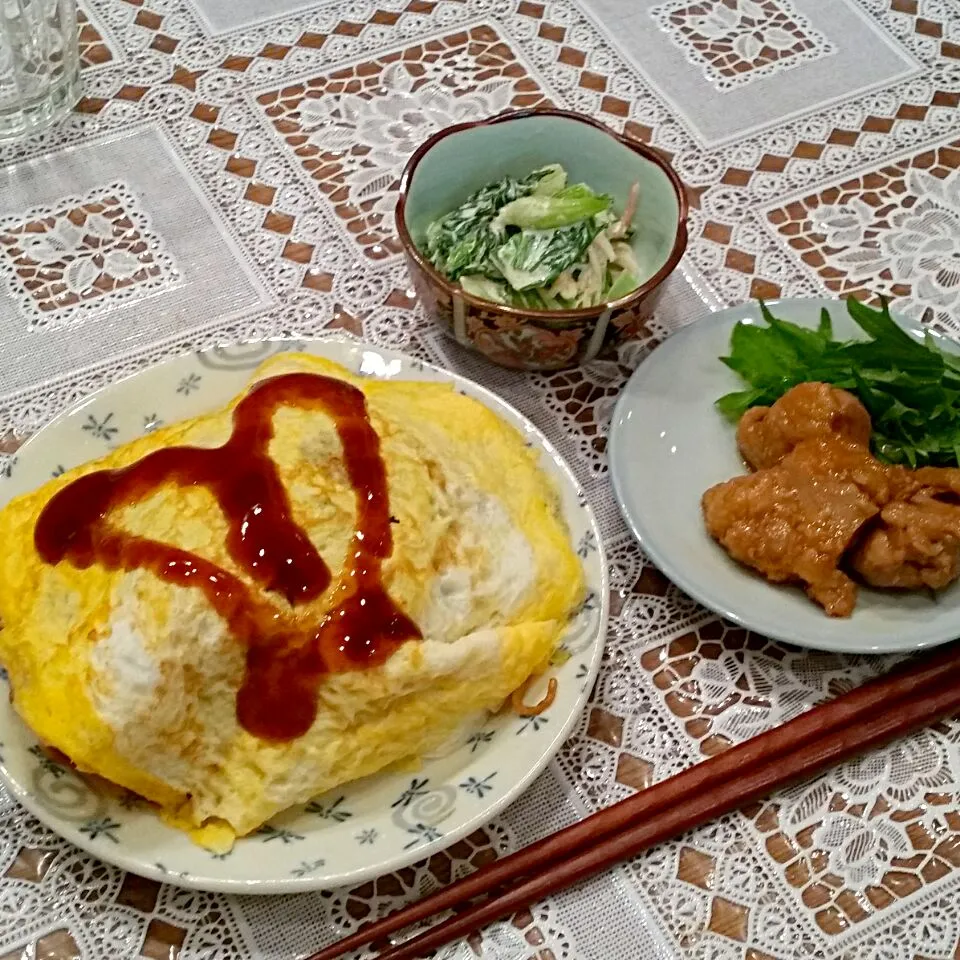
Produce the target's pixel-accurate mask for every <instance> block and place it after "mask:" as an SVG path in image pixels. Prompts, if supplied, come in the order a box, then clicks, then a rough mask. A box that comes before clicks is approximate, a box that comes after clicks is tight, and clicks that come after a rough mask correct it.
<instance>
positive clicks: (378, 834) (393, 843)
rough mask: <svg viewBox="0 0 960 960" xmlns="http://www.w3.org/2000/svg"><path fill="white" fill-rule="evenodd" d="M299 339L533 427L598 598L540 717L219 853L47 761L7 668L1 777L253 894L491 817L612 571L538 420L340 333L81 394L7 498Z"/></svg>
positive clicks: (125, 843) (4, 488) (562, 719)
mask: <svg viewBox="0 0 960 960" xmlns="http://www.w3.org/2000/svg"><path fill="white" fill-rule="evenodd" d="M294 348H295V349H298V350H304V351H306V352H309V353H316V354H320V355H322V356H325V357H329V358H330V359H332V360H335V361H337V362H339V363H342V364H343V365H344V366H346V367H347V368H349V369H350V370H354V371H357V372H359V373H361V374H364V375H367V376H373V377H384V378H386V377H390V378H397V379H405V380H433V381H447V382H451V383H454V384H456V386H457V388H458V389H459V390H461V391H462V392H463V393H466V394H468V395H469V396H472V397H475V398H476V399H477V400H479V401H480V402H481V403H483V404H485V405H486V406H488V407H490V408H491V409H493V410H495V411H496V412H497V413H498V414H499V415H500V416H501V417H502V418H503V419H504V420H506V421H507V422H509V423H512V424H513V425H514V426H516V427H517V428H518V429H519V430H520V431H521V432H522V433H524V434H526V436H527V437H528V439H529V442H530V443H531V444H532V445H534V446H536V447H537V448H538V449H539V450H540V462H541V464H542V466H543V468H544V469H545V470H546V471H547V472H548V473H549V474H550V475H551V476H552V477H553V478H554V480H555V481H556V483H557V486H558V487H559V489H560V493H561V499H562V504H563V514H564V517H565V519H566V521H567V524H568V525H569V527H570V533H571V537H572V538H573V542H574V543H575V544H577V548H578V552H579V555H580V556H581V557H582V559H583V565H584V571H585V575H586V579H587V584H588V589H589V595H588V599H587V601H586V602H585V604H584V606H583V609H582V610H581V611H580V613H579V614H578V615H577V617H576V618H575V620H574V621H573V622H572V623H571V626H570V629H569V631H568V632H567V635H566V637H565V639H564V646H565V647H566V649H567V651H568V652H569V653H570V659H569V660H568V661H567V662H566V663H565V664H563V665H562V666H560V667H557V668H555V669H554V671H553V675H554V676H556V677H557V679H558V681H559V685H558V691H557V697H556V700H555V701H554V703H553V704H552V705H551V707H550V708H549V710H547V711H545V712H544V713H543V714H542V715H541V716H539V717H531V718H521V717H517V716H515V715H513V714H510V713H509V712H505V713H504V714H502V715H498V716H496V717H491V718H490V719H489V720H488V721H487V722H486V723H485V724H483V726H482V727H481V728H480V729H479V730H477V731H476V732H475V733H473V735H472V736H470V738H469V739H468V740H467V741H466V743H464V744H463V745H462V746H460V747H459V748H458V749H456V750H455V751H454V752H452V753H450V754H448V755H446V756H444V757H442V758H438V759H433V760H429V761H425V762H424V764H423V766H422V768H421V769H419V770H418V771H417V772H416V773H395V774H393V773H392V774H384V775H379V776H375V777H370V778H367V779H366V780H364V781H358V782H355V783H352V784H348V785H347V786H345V787H343V788H342V789H339V790H336V791H333V792H332V793H330V794H326V795H324V796H321V797H318V798H317V799H316V800H315V801H313V802H312V803H310V804H309V805H307V806H306V807H305V808H304V807H300V808H297V809H294V810H291V811H288V812H286V813H284V814H281V815H280V816H278V817H276V818H275V819H274V820H273V821H271V823H269V824H268V825H266V826H265V827H263V828H262V829H261V830H260V832H259V833H257V834H254V835H252V836H250V837H247V838H244V839H242V840H239V841H237V843H236V845H235V847H234V849H233V851H232V852H231V853H229V854H227V855H225V856H214V855H212V854H211V853H209V852H208V851H206V850H204V849H202V848H201V847H198V846H196V845H195V844H194V843H192V842H191V841H190V840H189V839H188V838H187V836H186V835H185V834H183V833H181V832H180V831H177V830H173V829H171V828H169V827H166V826H164V825H163V824H162V823H161V822H160V820H159V818H158V817H157V816H156V815H155V814H154V813H153V812H152V811H151V810H150V809H148V808H147V807H145V806H144V805H141V804H139V803H135V804H133V805H132V806H131V805H126V806H125V805H123V804H122V803H121V802H119V801H117V800H116V799H114V798H113V797H111V796H108V795H106V794H105V793H104V792H102V791H101V790H98V789H94V788H93V787H91V785H90V784H89V783H88V782H87V781H86V780H84V779H83V778H81V777H79V776H78V775H77V774H75V773H74V772H73V771H71V770H69V769H68V768H66V767H63V766H60V765H59V764H57V763H54V762H53V761H52V760H50V759H49V758H48V757H47V756H46V755H45V754H44V753H43V751H42V750H41V749H40V747H39V745H38V743H37V739H36V737H34V735H33V734H32V733H31V732H30V731H29V730H28V729H27V727H26V726H25V725H24V724H23V723H22V722H21V720H20V719H19V717H17V715H16V714H15V713H14V711H13V709H12V707H11V706H10V703H9V696H8V687H7V681H6V677H5V676H0V729H2V730H3V741H4V743H3V750H2V755H3V757H2V763H0V775H2V777H3V779H4V781H5V782H6V783H7V785H8V786H9V787H10V789H11V790H12V792H13V794H14V796H16V798H17V799H18V800H19V801H20V802H21V803H22V804H23V805H24V806H25V807H26V808H27V809H28V810H30V812H31V813H33V814H34V815H35V816H37V817H38V818H39V819H40V820H42V821H43V822H44V823H45V824H47V826H49V827H50V828H51V829H52V830H55V831H56V832H57V833H59V834H60V835H61V836H63V837H66V838H67V839H68V840H70V841H72V842H73V843H75V844H76V845H77V846H79V847H82V848H83V849H84V850H87V851H89V852H90V853H92V854H95V855H96V856H98V857H101V858H102V859H104V860H107V861H109V862H110V863H114V864H116V865H117V866H120V867H123V868H124V869H126V870H131V871H133V872H134V873H138V874H141V875H143V876H147V877H152V878H154V879H157V880H161V881H165V882H168V883H174V884H177V885H179V886H184V887H192V888H196V889H201V890H220V891H226V892H230V893H245V894H249V893H293V892H296V891H302V890H316V889H325V888H330V887H334V886H339V885H341V884H346V883H358V882H362V881H364V880H367V879H370V878H371V877H375V876H378V875H380V874H383V873H387V872H389V871H391V870H396V869H398V868H400V867H403V866H406V865H407V864H409V863H413V862H414V861H417V860H421V859H423V858H424V857H427V856H429V855H430V854H432V853H435V852H436V851H438V850H441V849H443V848H444V847H447V846H449V845H450V844H452V843H454V842H455V841H457V840H458V839H460V838H461V837H463V836H465V835H467V834H469V833H470V832H471V831H473V830H475V829H477V828H478V827H480V826H482V825H483V824H484V823H487V822H488V821H489V820H490V819H491V818H492V817H494V816H495V815H496V814H497V813H498V812H499V811H500V810H502V809H503V808H504V807H505V806H507V804H509V803H511V802H512V801H513V800H515V799H516V798H517V797H518V796H520V794H521V793H522V792H523V791H524V790H525V789H526V788H527V786H528V785H529V784H530V783H531V782H532V781H533V780H534V778H535V777H536V776H537V775H538V774H539V773H540V772H541V771H542V770H543V768H544V767H545V766H546V765H547V763H548V762H549V761H550V759H551V758H552V757H553V755H554V754H555V753H556V752H557V750H558V749H559V748H560V745H561V744H562V743H563V741H564V740H565V739H566V737H567V735H568V734H569V732H570V729H571V727H572V726H573V724H574V722H575V721H576V719H577V717H578V716H579V714H580V712H581V711H582V709H583V705H584V703H585V702H586V699H587V696H588V694H589V692H590V689H591V687H592V686H593V682H594V680H595V679H596V675H597V670H598V668H599V665H600V655H601V652H602V649H603V638H604V632H605V626H606V620H607V600H608V597H607V593H608V589H607V567H606V561H605V559H604V553H603V547H602V544H601V540H600V532H599V529H598V527H597V523H596V520H595V519H594V516H593V512H592V510H591V508H590V506H589V504H588V503H587V501H586V497H585V496H584V494H583V491H582V490H581V488H580V485H579V484H578V483H577V481H576V480H575V479H574V476H573V474H572V473H571V471H570V469H569V467H567V465H566V464H565V463H564V462H563V460H562V459H561V457H560V455H559V454H558V453H557V451H556V450H555V449H554V448H553V446H552V445H551V444H550V442H549V441H548V440H547V439H546V437H544V436H543V434H541V433H540V432H539V431H538V430H537V429H536V427H534V426H533V424H532V423H530V422H529V421H528V420H527V419H525V418H524V417H523V416H521V414H519V413H518V412H517V411H516V410H514V409H513V408H512V407H510V406H508V405H507V404H506V403H504V402H503V401H502V400H500V399H499V398H498V397H497V396H495V395H494V394H493V393H491V392H490V391H488V390H486V389H484V388H483V387H481V386H478V385H477V384H475V383H472V382H471V381H469V380H466V379H464V378H463V377H459V376H457V375H455V374H452V373H448V372H445V371H443V370H440V369H437V368H435V367H431V366H429V365H427V364H424V363H421V362H420V361H419V360H415V359H413V358H410V357H406V356H404V355H403V354H401V353H397V352H396V351H393V350H386V349H381V348H376V347H372V346H370V345H367V344H361V343H358V342H355V341H348V340H343V339H329V340H318V341H311V342H309V343H292V342H290V341H285V342H284V341H280V342H276V341H275V342H268V343H259V344H245V345H242V346H238V347H232V348H221V349H218V350H214V351H210V352H208V353H204V354H193V355H188V356H183V357H180V358H178V359H176V360H172V361H170V362H169V363H165V364H162V365H160V366H156V367H153V368H150V369H148V370H144V371H142V372H141V373H138V374H136V375H134V376H132V377H130V378H129V379H127V380H123V381H121V382H119V383H117V384H114V385H113V386H110V387H108V388H106V389H105V390H103V391H101V392H100V393H97V394H96V395H94V396H93V397H91V398H89V399H87V400H85V401H84V402H83V403H82V404H81V405H79V406H78V407H76V408H74V409H73V410H70V411H68V412H67V413H65V414H63V415H62V416H60V417H59V418H57V419H56V420H55V421H54V422H53V423H51V424H50V425H49V426H48V427H46V428H45V429H44V430H42V431H40V433H38V434H37V436H36V437H34V438H33V439H31V440H30V442H29V443H27V444H26V445H25V446H24V447H23V448H22V449H21V450H20V452H19V454H18V455H17V457H16V461H15V462H14V463H13V466H12V469H11V471H10V476H9V477H7V478H5V479H4V480H3V481H0V503H5V502H6V501H7V500H9V499H10V497H12V496H14V495H16V494H19V493H22V492H25V491H27V490H31V489H33V488H35V487H37V486H38V485H39V484H41V483H43V482H44V481H45V480H47V479H48V478H49V477H50V476H51V475H52V474H55V473H58V472H60V471H62V470H64V469H65V468H66V469H69V468H71V467H73V466H76V465H78V464H81V463H84V462H86V461H88V460H91V459H93V458H95V457H97V456H101V455H103V454H104V453H105V452H106V451H107V449H108V448H110V447H111V446H115V445H117V444H120V443H124V442H126V441H128V440H131V439H133V438H134V437H136V436H137V435H138V434H140V433H142V432H143V431H144V430H150V429H153V428H154V427H155V426H157V425H159V423H161V422H166V423H169V422H171V421H174V420H180V419H183V418H185V417H191V416H196V415H197V414H199V413H202V412H205V411H208V410H212V409H215V408H217V407H220V406H222V405H223V404H225V403H226V402H227V401H228V400H229V399H230V398H231V397H233V396H235V395H236V394H237V393H239V392H240V391H241V390H242V389H243V388H244V386H245V385H246V383H247V382H248V380H249V378H250V372H251V371H252V370H253V369H254V368H255V367H256V366H257V365H258V364H259V363H260V362H261V361H262V360H264V359H265V358H266V357H267V356H269V355H270V354H271V353H275V352H278V351H281V350H290V349H294ZM535 695H536V692H535V691H534V692H532V693H531V696H535Z"/></svg>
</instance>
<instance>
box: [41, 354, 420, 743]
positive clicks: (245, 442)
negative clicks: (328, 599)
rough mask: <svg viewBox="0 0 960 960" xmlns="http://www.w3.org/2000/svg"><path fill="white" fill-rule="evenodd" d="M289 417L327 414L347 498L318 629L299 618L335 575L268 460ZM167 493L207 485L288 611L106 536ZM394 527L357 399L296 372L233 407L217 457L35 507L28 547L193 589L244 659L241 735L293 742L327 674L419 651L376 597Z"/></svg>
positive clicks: (105, 480)
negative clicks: (349, 522) (290, 412)
mask: <svg viewBox="0 0 960 960" xmlns="http://www.w3.org/2000/svg"><path fill="white" fill-rule="evenodd" d="M285 406H293V407H300V408H304V409H311V410H318V411H322V412H323V413H325V414H326V415H327V416H329V417H330V418H331V419H332V421H333V423H334V426H335V428H336V431H337V434H338V435H339V437H340V442H341V444H342V447H343V459H344V465H345V467H346V471H347V475H348V477H349V479H350V483H351V485H352V487H353V490H354V493H355V495H356V504H357V508H356V509H357V513H356V517H357V519H356V531H355V533H354V536H353V540H352V542H351V545H350V547H349V549H348V551H347V557H348V560H347V565H348V569H346V570H344V575H343V577H342V578H341V579H340V581H339V583H338V584H337V586H336V590H335V595H334V597H333V600H332V606H331V609H330V610H329V612H328V613H327V614H325V615H324V616H323V617H322V618H321V619H319V620H317V619H315V618H311V617H309V616H307V615H305V614H304V613H303V612H298V611H297V609H296V608H297V607H298V606H302V605H304V604H308V603H310V601H312V600H315V599H316V598H317V597H319V596H320V595H321V594H322V593H323V592H324V591H325V590H326V589H327V588H328V587H329V586H330V583H331V575H330V570H329V569H328V567H327V565H326V564H325V563H324V561H323V558H322V557H321V556H320V555H319V553H318V552H317V550H316V548H315V547H314V546H313V544H312V543H311V541H310V539H309V538H308V537H307V535H306V533H304V531H303V530H302V529H300V527H299V526H298V525H297V523H296V522H295V521H294V519H293V517H292V516H291V514H290V503H289V500H288V498H287V494H286V490H285V489H284V487H283V484H282V483H281V481H280V477H279V474H278V472H277V468H276V465H275V464H274V462H273V461H272V460H271V459H270V457H269V456H268V453H267V449H268V446H269V443H270V440H271V439H272V437H273V416H274V414H275V413H276V411H277V410H278V409H279V408H280V407H285ZM166 483H174V484H178V485H180V486H203V487H205V488H206V489H207V490H209V491H210V492H211V493H212V494H213V496H214V497H215V498H216V499H217V502H218V503H219V505H220V509H221V510H222V511H223V515H224V517H225V518H226V521H227V525H228V532H227V537H226V547H227V551H228V553H229V554H230V557H231V558H232V559H233V561H234V562H235V563H236V565H237V567H239V568H240V569H241V570H242V571H243V572H244V573H246V574H247V575H248V576H249V577H250V578H251V579H252V580H253V581H255V582H256V583H257V584H259V585H260V586H261V587H262V588H263V589H264V590H265V591H267V592H269V593H274V594H279V596H281V597H282V598H283V599H284V600H286V602H287V604H288V605H289V606H288V607H287V608H286V609H284V608H283V606H275V605H274V604H272V603H269V602H267V601H266V600H265V599H264V598H263V597H262V596H261V595H259V594H258V592H255V591H253V590H251V589H250V587H249V586H248V585H247V584H246V583H245V582H244V581H243V580H241V579H240V578H239V577H237V576H235V575H234V574H232V573H230V572H229V571H227V570H224V569H223V568H222V567H219V566H217V565H216V564H214V563H211V562H209V561H208V560H204V559H203V558H202V557H198V556H196V555H195V554H193V553H190V552H188V551H185V550H181V549H178V548H177V547H174V546H171V545H170V544H166V543H161V542H159V541H157V540H151V539H147V538H144V537H139V536H135V535H132V534H128V533H125V532H124V531H122V530H118V529H116V528H115V527H114V526H112V525H111V523H110V515H111V513H112V512H113V511H114V510H116V509H117V508H119V507H123V506H126V505H128V504H132V503H136V502H138V501H140V500H143V499H144V498H145V497H147V496H148V495H149V494H151V493H152V492H153V491H155V490H156V489H157V488H158V487H160V486H161V485H162V484H166ZM390 525H391V518H390V505H389V497H388V491H387V478H386V469H385V467H384V463H383V459H382V458H381V456H380V438H379V437H378V436H377V433H376V431H375V430H374V429H373V427H372V425H371V423H370V419H369V416H368V414H367V408H366V402H365V399H364V395H363V393H362V391H360V390H358V389H357V388H356V387H354V386H352V385H351V384H349V383H346V382H344V381H342V380H337V379H334V378H331V377H324V376H320V375H316V374H308V373H292V374H286V375H283V376H278V377H274V378H272V379H269V380H265V381H263V382H262V383H259V384H257V385H256V386H255V387H254V388H253V389H252V390H251V391H250V392H249V393H248V394H247V395H246V396H245V397H244V398H243V399H242V400H241V401H240V402H239V403H238V404H237V406H236V407H235V408H234V411H233V431H232V433H231V435H230V438H229V440H227V442H226V443H224V444H223V445H222V446H220V447H213V448H202V447H186V446H184V447H168V448H165V449H161V450H156V451H154V452H153V453H150V454H148V455H147V456H145V457H144V458H143V459H141V460H139V461H137V462H136V463H134V464H131V465H130V466H128V467H124V468H122V469H119V470H101V471H97V472H95V473H89V474H87V475H86V476H83V477H80V478H79V479H77V480H74V481H73V482H72V483H70V484H69V485H67V486H66V487H64V488H63V489H62V490H60V491H59V492H58V493H57V494H56V495H55V496H54V497H53V498H52V499H51V500H50V502H49V503H48V504H47V505H46V507H45V508H44V510H43V512H42V513H41V515H40V517H39V519H38V521H37V524H36V528H35V530H34V543H35V545H36V548H37V552H38V553H39V555H40V557H41V558H42V559H43V560H44V561H45V562H46V563H49V564H57V563H60V562H62V561H67V562H69V563H71V564H72V565H73V566H75V567H78V568H81V569H84V568H87V567H90V566H92V565H93V564H100V565H101V566H103V567H106V568H108V569H110V570H125V571H131V570H149V571H150V572H151V573H153V574H154V575H156V576H158V577H160V578H161V579H163V580H168V581H171V582H173V583H176V584H178V585H180V586H186V587H194V588H196V589H199V590H202V591H203V593H204V595H205V596H206V598H207V600H208V601H209V602H210V605H211V606H212V607H213V608H214V609H215V610H216V611H217V612H218V613H219V614H220V615H221V616H222V617H223V618H224V620H226V621H227V623H228V624H229V626H230V629H231V631H232V633H233V634H234V636H236V637H237V639H238V640H239V641H240V642H241V643H243V644H244V645H245V647H246V651H247V657H246V673H245V676H244V680H243V683H242V685H241V687H240V690H239V692H238V694H237V720H238V722H239V723H240V725H241V726H242V727H243V728H244V729H245V730H247V731H248V732H249V733H251V734H253V735H255V736H258V737H261V738H263V739H268V740H290V739H293V738H295V737H298V736H301V735H302V734H304V733H306V732H307V731H308V730H309V729H310V727H311V726H312V724H313V721H314V720H315V718H316V711H317V707H316V699H317V689H318V687H319V685H320V682H321V681H322V679H323V677H324V675H325V674H327V673H330V672H343V671H347V670H357V669H364V668H368V667H373V666H377V665H379V664H382V663H383V662H384V661H385V660H387V659H388V658H389V657H390V655H391V654H392V653H393V652H394V651H395V650H396V649H397V647H398V646H400V644H402V643H404V642H405V641H406V640H409V639H419V638H420V632H419V630H418V629H417V626H416V624H414V623H413V621H412V620H411V619H410V618H409V617H407V616H406V615H405V614H404V613H403V611H402V610H400V609H399V608H398V607H397V606H396V604H394V602H393V601H392V600H391V599H390V597H389V596H388V595H387V592H386V590H385V589H384V586H383V582H382V576H381V573H382V565H383V561H384V560H385V559H386V558H387V557H389V556H390V554H391V552H392V550H393V537H392V534H391V529H390Z"/></svg>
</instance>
